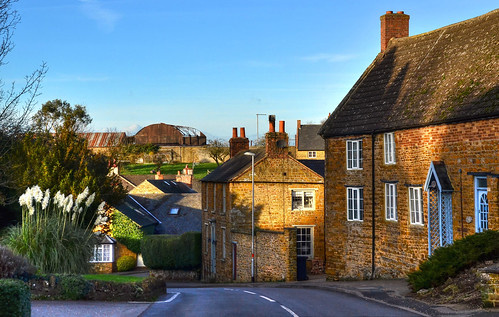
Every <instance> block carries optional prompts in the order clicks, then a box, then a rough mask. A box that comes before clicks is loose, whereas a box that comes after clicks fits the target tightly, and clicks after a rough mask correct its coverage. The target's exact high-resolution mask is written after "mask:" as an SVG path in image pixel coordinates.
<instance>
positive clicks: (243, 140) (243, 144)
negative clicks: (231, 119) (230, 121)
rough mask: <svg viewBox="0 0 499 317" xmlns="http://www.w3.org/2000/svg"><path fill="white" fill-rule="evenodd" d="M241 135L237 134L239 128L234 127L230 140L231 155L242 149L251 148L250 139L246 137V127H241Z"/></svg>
mask: <svg viewBox="0 0 499 317" xmlns="http://www.w3.org/2000/svg"><path fill="white" fill-rule="evenodd" d="M240 131H241V136H240V137H238V136H237V128H232V138H231V139H230V140H229V145H230V157H234V156H235V155H236V154H237V153H239V152H241V151H247V150H249V140H248V138H247V137H246V130H245V128H241V129H240Z"/></svg>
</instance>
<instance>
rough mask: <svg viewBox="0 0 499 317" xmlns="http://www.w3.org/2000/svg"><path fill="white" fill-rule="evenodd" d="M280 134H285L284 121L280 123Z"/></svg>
mask: <svg viewBox="0 0 499 317" xmlns="http://www.w3.org/2000/svg"><path fill="white" fill-rule="evenodd" d="M279 132H281V133H284V132H285V131H284V121H279Z"/></svg>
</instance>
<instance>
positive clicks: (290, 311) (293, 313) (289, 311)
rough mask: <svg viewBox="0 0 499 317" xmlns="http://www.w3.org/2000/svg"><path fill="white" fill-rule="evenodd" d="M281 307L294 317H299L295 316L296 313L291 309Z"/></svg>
mask: <svg viewBox="0 0 499 317" xmlns="http://www.w3.org/2000/svg"><path fill="white" fill-rule="evenodd" d="M281 307H282V309H284V310H285V311H287V312H288V313H290V314H291V316H293V317H299V316H298V315H297V314H295V312H294V311H292V310H291V309H289V308H287V307H286V306H283V305H281Z"/></svg>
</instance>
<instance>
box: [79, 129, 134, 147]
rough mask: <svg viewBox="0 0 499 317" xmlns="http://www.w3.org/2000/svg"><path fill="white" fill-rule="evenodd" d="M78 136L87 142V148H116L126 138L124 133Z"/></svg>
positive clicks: (93, 133)
mask: <svg viewBox="0 0 499 317" xmlns="http://www.w3.org/2000/svg"><path fill="white" fill-rule="evenodd" d="M80 136H81V137H82V138H84V139H86V140H87V142H88V147H89V148H96V147H111V146H117V145H119V144H120V143H121V142H122V141H123V140H124V139H125V138H126V134H125V132H91V133H80Z"/></svg>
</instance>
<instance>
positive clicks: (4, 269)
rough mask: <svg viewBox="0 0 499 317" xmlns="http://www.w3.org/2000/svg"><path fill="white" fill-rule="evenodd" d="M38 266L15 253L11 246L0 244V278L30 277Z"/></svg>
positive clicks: (24, 278) (25, 278)
mask: <svg viewBox="0 0 499 317" xmlns="http://www.w3.org/2000/svg"><path fill="white" fill-rule="evenodd" d="M35 272H36V268H35V267H34V266H33V265H31V264H30V263H29V262H28V260H27V259H25V258H23V257H22V256H20V255H16V254H14V253H13V252H12V251H11V250H10V249H9V248H7V247H5V246H3V245H0V278H19V279H22V280H27V279H29V278H30V277H31V276H32V275H33V274H35Z"/></svg>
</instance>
